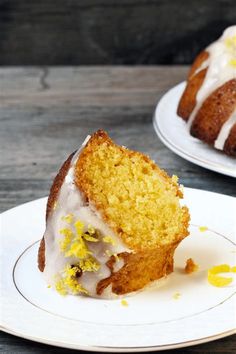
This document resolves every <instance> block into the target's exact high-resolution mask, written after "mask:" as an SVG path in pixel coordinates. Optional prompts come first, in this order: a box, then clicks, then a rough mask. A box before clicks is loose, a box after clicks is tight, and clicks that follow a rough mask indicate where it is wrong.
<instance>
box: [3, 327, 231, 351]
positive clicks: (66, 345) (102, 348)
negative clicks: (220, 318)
mask: <svg viewBox="0 0 236 354" xmlns="http://www.w3.org/2000/svg"><path fill="white" fill-rule="evenodd" d="M0 330H1V331H3V332H5V333H8V334H11V335H14V336H16V337H19V338H23V339H27V340H30V341H35V342H37V343H41V344H47V345H51V346H56V347H59V348H67V349H74V350H84V351H92V352H106V353H127V352H128V353H138V352H153V351H161V350H171V349H180V348H186V347H190V346H194V345H199V344H204V343H208V342H212V341H214V340H218V339H222V338H226V337H229V336H232V335H235V334H236V330H235V329H232V330H229V331H225V332H223V333H220V334H216V335H213V336H207V337H204V338H200V339H196V340H190V341H184V342H180V343H174V344H166V345H156V346H148V347H147V346H145V347H142V346H141V347H109V346H96V345H87V346H85V345H77V344H69V343H63V342H57V341H53V340H47V339H44V338H41V337H33V336H30V335H25V334H22V333H20V331H19V332H15V331H13V330H11V329H8V328H6V327H4V326H2V325H1V326H0Z"/></svg>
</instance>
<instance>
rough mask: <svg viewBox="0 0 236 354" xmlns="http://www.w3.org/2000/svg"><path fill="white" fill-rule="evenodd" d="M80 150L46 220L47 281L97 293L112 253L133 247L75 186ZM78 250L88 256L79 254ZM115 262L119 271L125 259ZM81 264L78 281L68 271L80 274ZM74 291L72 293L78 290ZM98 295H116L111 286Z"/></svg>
mask: <svg viewBox="0 0 236 354" xmlns="http://www.w3.org/2000/svg"><path fill="white" fill-rule="evenodd" d="M89 138H90V137H88V138H87V139H86V141H85V142H84V144H83V145H82V147H83V146H84V145H85V144H86V143H87V141H88V140H89ZM80 152H81V150H78V151H77V152H76V153H75V155H74V157H73V159H72V161H71V167H70V169H69V171H68V173H67V175H66V177H65V180H64V182H63V184H62V186H61V189H60V192H59V195H58V198H57V201H56V204H55V208H54V210H53V212H52V213H51V215H50V216H49V218H48V220H47V225H46V231H45V234H44V239H45V260H46V262H45V269H44V275H45V277H46V280H47V282H48V284H50V285H51V286H52V287H54V288H55V289H57V290H58V291H59V292H60V293H61V294H63V293H66V292H68V288H67V291H65V283H66V284H68V286H69V287H70V288H69V289H72V290H73V291H74V290H75V289H77V290H78V292H77V293H85V294H88V295H89V296H92V297H98V295H97V293H96V286H97V283H98V282H99V281H100V280H102V279H104V278H106V277H109V276H110V269H109V268H108V267H107V265H106V262H107V261H108V260H109V258H110V255H112V254H115V255H116V254H117V253H121V252H130V251H131V250H130V249H129V248H127V246H125V245H124V244H123V242H122V241H121V240H120V238H119V237H118V236H117V235H116V234H115V233H114V232H113V231H112V230H111V229H110V228H109V227H108V226H107V225H106V224H105V223H104V221H103V220H102V218H101V215H100V214H99V212H98V211H97V210H96V208H95V207H94V206H93V205H91V204H90V203H86V201H85V199H84V198H83V195H82V193H81V192H80V191H79V189H78V187H77V186H75V183H74V168H75V164H76V161H77V159H78V157H79V154H80ZM95 230H96V232H95ZM75 240H77V241H76V242H75ZM69 246H70V247H69ZM68 247H69V248H68ZM78 254H79V255H80V257H85V258H79V257H78ZM76 255H77V256H76ZM87 256H88V257H87ZM86 262H87V263H86ZM116 263H117V264H116ZM116 263H115V270H116V271H118V270H119V269H120V268H121V267H122V266H123V261H122V260H119V259H118V260H117V262H116ZM78 264H79V267H80V268H81V267H82V269H83V268H84V271H82V272H81V270H80V272H81V273H80V274H79V277H78V278H76V281H75V278H71V277H70V276H69V275H70V274H74V275H75V274H77V272H78ZM73 291H69V293H72V294H73V293H74V294H75V292H73ZM99 297H101V298H102V297H103V298H112V297H116V296H115V294H113V293H112V291H111V288H110V290H109V289H108V290H107V291H106V292H104V294H102V295H100V296H99Z"/></svg>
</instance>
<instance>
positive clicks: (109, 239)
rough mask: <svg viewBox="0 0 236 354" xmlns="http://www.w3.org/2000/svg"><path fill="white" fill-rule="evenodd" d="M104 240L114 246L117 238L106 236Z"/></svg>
mask: <svg viewBox="0 0 236 354" xmlns="http://www.w3.org/2000/svg"><path fill="white" fill-rule="evenodd" d="M102 240H103V242H105V243H111V244H112V246H115V245H116V242H115V240H113V238H112V237H111V236H104V237H103V239H102Z"/></svg>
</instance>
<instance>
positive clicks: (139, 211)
mask: <svg viewBox="0 0 236 354" xmlns="http://www.w3.org/2000/svg"><path fill="white" fill-rule="evenodd" d="M72 161H73V154H72V155H71V156H70V157H69V158H68V159H67V161H66V162H65V163H64V164H63V166H62V168H61V169H60V171H59V173H58V175H57V176H56V178H55V180H54V183H53V185H52V188H51V191H50V195H49V199H48V205H47V219H48V218H49V217H50V215H52V214H53V212H54V205H55V203H56V202H57V198H58V195H59V193H60V189H61V186H62V185H63V183H64V181H65V178H66V176H67V173H68V171H69V169H70V168H71V163H72ZM74 173H75V179H74V180H75V184H76V188H77V189H78V190H79V191H80V192H82V194H83V197H84V200H85V203H90V204H91V205H93V206H95V207H96V210H97V212H99V214H100V215H101V217H102V219H103V221H104V222H105V223H106V224H107V225H108V226H109V227H110V229H111V230H112V232H114V233H115V234H116V235H117V236H118V237H119V238H120V239H121V240H122V242H123V244H124V245H126V247H127V250H129V251H124V252H119V253H117V254H108V257H107V261H106V266H107V268H108V269H109V271H110V274H109V275H108V276H105V277H104V278H102V279H99V281H98V282H97V284H96V296H98V297H99V296H101V297H102V296H103V293H104V291H106V290H107V289H108V288H109V287H110V288H111V291H112V293H113V294H115V295H124V294H127V293H130V292H133V291H137V290H140V289H142V288H143V287H145V286H146V285H148V284H149V283H150V282H152V281H154V280H158V279H160V278H163V277H165V276H166V275H168V274H169V273H171V272H172V271H173V256H174V251H175V249H176V247H177V246H178V244H179V243H180V242H181V240H182V239H183V238H185V237H186V236H187V235H188V234H189V232H188V225H189V218H190V217H189V213H188V209H187V208H186V207H180V206H179V202H178V200H179V198H182V196H183V195H182V191H181V189H180V187H179V186H178V184H177V181H176V179H175V178H172V179H171V178H170V177H169V176H168V175H167V174H166V173H165V172H164V171H162V170H161V169H159V168H158V167H157V166H156V165H155V164H154V162H153V161H151V160H150V159H149V158H148V157H147V156H145V155H143V154H141V153H139V152H134V151H130V150H128V149H126V148H124V147H120V146H118V145H116V144H115V143H114V142H113V141H112V140H111V139H110V138H109V136H108V135H107V133H105V132H104V131H102V130H99V131H97V132H96V133H95V134H94V135H93V136H92V137H91V138H90V139H89V141H88V143H87V144H86V146H85V147H84V148H83V149H82V150H81V152H80V154H79V157H78V159H77V161H76V163H75V167H74ZM124 176H125V178H124ZM145 176H146V179H145ZM118 185H119V188H116V186H118ZM135 185H136V187H135ZM140 187H142V188H143V191H144V193H142V192H141V188H140ZM153 188H154V189H155V188H157V190H158V188H159V189H160V191H157V193H159V194H160V205H158V208H160V213H162V214H163V215H162V216H163V217H164V219H163V221H160V223H159V224H158V222H157V221H158V220H159V219H160V220H161V214H160V215H159V216H158V214H156V210H155V196H154V198H153V199H151V197H147V199H146V197H145V196H146V194H147V192H148V191H149V190H150V193H154V192H155V191H154V190H153ZM132 194H133V195H132ZM162 194H163V195H165V194H166V195H165V198H166V200H167V202H166V201H165V199H164V197H162ZM161 198H162V199H161ZM153 200H154V201H153ZM128 202H130V203H133V204H132V208H131V204H128ZM149 204H150V205H149ZM140 205H141V207H140ZM167 207H168V208H169V207H170V208H172V209H171V210H169V209H168V210H165V208H167ZM131 209H133V211H132V210H131ZM152 210H154V214H155V215H156V216H153V215H152ZM161 210H162V211H161ZM126 216H127V217H126ZM158 217H159V219H158ZM165 218H166V219H165ZM168 218H169V219H168ZM147 220H149V225H147V223H148V221H147ZM150 220H152V221H151V222H150ZM165 220H166V221H167V224H165ZM168 220H169V221H168ZM152 223H153V225H154V226H153V225H152ZM155 223H156V224H155ZM171 223H172V225H171ZM168 228H169V229H168ZM155 230H156V231H155ZM157 230H158V232H157ZM168 230H174V231H173V232H172V233H171V232H170V231H168ZM157 233H158V236H157ZM151 234H152V236H151ZM168 237H169V238H168ZM117 259H118V260H119V262H122V264H123V265H122V266H121V267H119V269H117V263H116V262H117ZM38 264H39V269H40V271H44V268H45V242H44V239H42V241H41V244H40V248H39V253H38ZM81 274H82V273H80V274H79V277H78V281H80V279H81V278H80V277H81Z"/></svg>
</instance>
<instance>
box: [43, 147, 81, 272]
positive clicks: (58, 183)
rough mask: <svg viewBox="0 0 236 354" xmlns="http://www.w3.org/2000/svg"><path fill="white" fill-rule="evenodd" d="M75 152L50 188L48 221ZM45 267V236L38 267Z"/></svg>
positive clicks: (64, 164)
mask: <svg viewBox="0 0 236 354" xmlns="http://www.w3.org/2000/svg"><path fill="white" fill-rule="evenodd" d="M74 154H75V153H74V152H73V153H72V154H71V155H70V156H69V157H68V159H67V160H66V161H65V162H64V163H63V165H62V166H61V168H60V170H59V172H58V174H57V175H56V177H55V179H54V181H53V184H52V186H51V189H50V193H49V197H48V201H47V207H46V221H47V219H48V217H49V215H50V214H51V212H52V211H53V208H54V206H55V203H56V200H57V196H58V193H59V192H60V189H61V186H62V183H63V182H64V179H65V177H66V175H67V172H68V170H69V168H70V163H71V160H72V158H73V156H74ZM44 267H45V241H44V237H43V238H42V240H41V242H40V246H39V251H38V268H39V270H40V271H41V272H43V271H44Z"/></svg>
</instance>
